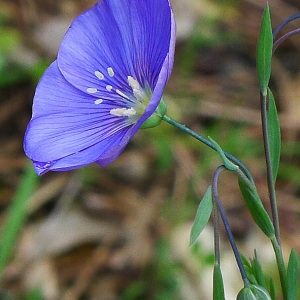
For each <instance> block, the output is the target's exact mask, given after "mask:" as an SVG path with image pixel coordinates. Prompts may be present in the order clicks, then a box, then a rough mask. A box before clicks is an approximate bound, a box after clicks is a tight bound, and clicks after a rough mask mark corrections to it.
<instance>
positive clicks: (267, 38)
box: [256, 5, 273, 96]
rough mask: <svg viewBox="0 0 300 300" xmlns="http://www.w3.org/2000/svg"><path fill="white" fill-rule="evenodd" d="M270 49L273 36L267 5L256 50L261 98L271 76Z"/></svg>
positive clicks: (265, 93) (265, 91)
mask: <svg viewBox="0 0 300 300" xmlns="http://www.w3.org/2000/svg"><path fill="white" fill-rule="evenodd" d="M272 48H273V35H272V25H271V16H270V9H269V6H268V5H267V6H266V8H265V10H264V13H263V16H262V20H261V25H260V33H259V37H258V42H257V50H256V60H257V62H256V64H257V72H258V79H259V84H260V91H261V93H262V95H263V96H266V95H267V89H268V85H269V80H270V76H271V63H272Z"/></svg>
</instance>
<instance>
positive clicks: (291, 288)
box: [287, 249, 299, 300]
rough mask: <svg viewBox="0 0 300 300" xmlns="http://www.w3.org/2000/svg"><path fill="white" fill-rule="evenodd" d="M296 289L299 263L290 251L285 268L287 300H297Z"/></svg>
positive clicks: (293, 251)
mask: <svg viewBox="0 0 300 300" xmlns="http://www.w3.org/2000/svg"><path fill="white" fill-rule="evenodd" d="M298 288H299V262H298V256H297V253H296V251H295V250H294V249H292V251H291V254H290V258H289V262H288V268H287V296H288V298H287V300H296V299H297V293H298Z"/></svg>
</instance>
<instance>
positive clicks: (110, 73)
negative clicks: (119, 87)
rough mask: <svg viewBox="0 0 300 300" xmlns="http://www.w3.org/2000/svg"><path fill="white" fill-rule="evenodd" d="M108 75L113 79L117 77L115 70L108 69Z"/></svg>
mask: <svg viewBox="0 0 300 300" xmlns="http://www.w3.org/2000/svg"><path fill="white" fill-rule="evenodd" d="M107 73H108V75H109V76H110V77H113V76H114V75H115V72H114V70H113V68H107Z"/></svg>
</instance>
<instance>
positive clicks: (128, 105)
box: [86, 67, 151, 123]
mask: <svg viewBox="0 0 300 300" xmlns="http://www.w3.org/2000/svg"><path fill="white" fill-rule="evenodd" d="M106 71H107V75H106V74H104V73H102V72H100V71H98V70H97V71H95V72H94V74H95V76H96V77H97V78H98V79H99V80H101V81H106V83H111V78H113V77H114V76H115V72H114V69H113V68H111V67H109V68H107V69H106ZM127 82H128V85H129V86H130V88H131V89H132V94H131V93H130V95H128V92H127V93H126V92H123V91H121V90H119V89H117V88H114V87H113V85H111V84H106V85H105V89H106V91H108V92H111V93H116V94H117V95H118V96H120V97H122V98H123V102H120V103H124V102H125V105H120V107H116V108H112V109H111V110H110V114H111V115H113V116H116V117H127V118H130V119H131V120H130V121H131V122H132V123H134V122H136V121H137V119H138V117H139V116H141V115H142V114H143V112H144V110H145V108H146V106H147V104H148V102H149V99H150V97H151V91H150V88H147V90H145V89H144V88H142V87H141V86H140V84H139V82H138V81H137V80H136V79H134V78H133V77H132V76H127ZM86 91H87V92H88V93H89V94H96V93H98V92H100V91H99V90H98V89H97V88H94V87H90V88H87V90H86ZM124 100H125V101H124ZM103 101H104V100H103V99H102V98H99V99H96V100H95V101H94V103H95V104H96V105H99V104H101V103H102V102H103Z"/></svg>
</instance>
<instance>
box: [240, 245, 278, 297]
mask: <svg viewBox="0 0 300 300" xmlns="http://www.w3.org/2000/svg"><path fill="white" fill-rule="evenodd" d="M241 257H242V261H243V265H244V267H245V271H246V274H247V279H248V280H249V282H250V283H251V284H252V285H256V286H260V287H262V288H263V289H264V290H266V291H267V292H268V294H269V295H270V299H273V300H275V299H276V297H275V288H274V283H273V280H272V279H270V278H269V276H268V275H266V274H265V273H264V272H263V269H262V266H261V264H260V261H259V259H258V256H257V253H256V251H255V253H254V258H253V259H250V261H248V260H247V259H246V258H245V257H244V256H243V255H241ZM244 293H246V292H244ZM247 293H248V292H247ZM247 293H246V294H247ZM246 299H247V298H246ZM250 299H251V298H250ZM254 299H255V298H254ZM263 299H264V298H263Z"/></svg>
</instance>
